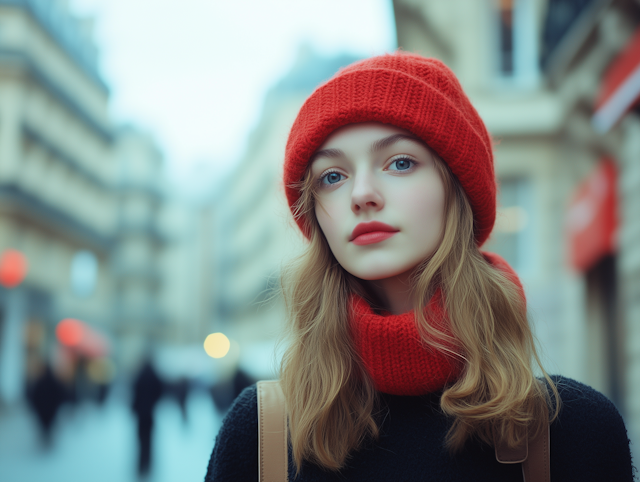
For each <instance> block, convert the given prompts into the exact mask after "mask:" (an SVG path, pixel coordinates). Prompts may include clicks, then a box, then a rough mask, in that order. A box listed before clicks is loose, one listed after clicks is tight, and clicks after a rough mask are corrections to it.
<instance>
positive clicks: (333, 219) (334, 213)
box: [315, 199, 342, 250]
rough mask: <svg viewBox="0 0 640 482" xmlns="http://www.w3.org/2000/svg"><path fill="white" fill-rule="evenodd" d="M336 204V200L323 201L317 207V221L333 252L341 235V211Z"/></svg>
mask: <svg viewBox="0 0 640 482" xmlns="http://www.w3.org/2000/svg"><path fill="white" fill-rule="evenodd" d="M336 204H337V202H336V200H334V199H323V200H322V201H321V202H316V207H315V213H316V219H317V220H318V224H319V225H320V229H322V232H323V234H324V237H325V238H326V239H327V242H328V243H329V246H330V247H331V249H332V250H333V249H334V246H335V241H336V240H337V239H338V237H339V236H340V235H341V221H342V220H341V218H340V213H341V210H340V209H338V206H337V205H336Z"/></svg>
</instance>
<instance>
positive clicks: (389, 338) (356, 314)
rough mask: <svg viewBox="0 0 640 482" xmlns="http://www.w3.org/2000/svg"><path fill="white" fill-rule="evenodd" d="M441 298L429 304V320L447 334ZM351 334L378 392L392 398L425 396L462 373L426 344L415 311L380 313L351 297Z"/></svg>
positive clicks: (456, 363) (354, 296) (456, 364)
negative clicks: (418, 326)
mask: <svg viewBox="0 0 640 482" xmlns="http://www.w3.org/2000/svg"><path fill="white" fill-rule="evenodd" d="M441 298H442V297H441V296H439V295H438V294H436V295H435V296H434V297H433V299H432V300H431V303H430V308H431V309H430V310H429V312H430V314H429V318H428V319H429V320H430V321H431V323H433V325H434V326H436V327H438V328H439V329H440V330H441V331H444V332H445V333H447V332H448V330H447V327H446V326H445V323H444V320H445V318H444V316H443V314H444V310H443V308H442V303H441ZM351 313H352V315H351V316H352V319H351V332H352V336H353V339H354V342H355V347H356V351H357V352H358V354H359V355H360V357H361V359H362V361H363V362H364V365H365V368H366V369H367V372H368V373H369V376H371V378H372V379H373V382H374V384H375V387H376V389H377V390H379V391H381V392H383V393H389V394H392V395H424V394H426V393H431V392H435V391H437V390H439V389H441V388H443V387H444V386H445V385H446V384H447V382H451V381H454V380H455V379H456V378H457V377H458V375H459V374H460V370H461V368H462V364H461V363H460V362H459V361H457V360H456V359H454V358H452V357H451V356H450V355H447V354H445V353H443V352H441V351H439V350H435V349H433V348H431V347H428V346H426V345H425V343H424V342H423V341H422V339H421V337H420V333H418V328H417V326H416V322H415V314H414V312H413V311H410V312H408V313H403V314H401V315H392V314H390V313H385V312H383V313H382V314H377V313H375V312H374V311H373V309H372V308H371V306H369V303H367V302H366V301H365V300H364V299H362V298H361V297H359V296H357V295H353V296H352V298H351Z"/></svg>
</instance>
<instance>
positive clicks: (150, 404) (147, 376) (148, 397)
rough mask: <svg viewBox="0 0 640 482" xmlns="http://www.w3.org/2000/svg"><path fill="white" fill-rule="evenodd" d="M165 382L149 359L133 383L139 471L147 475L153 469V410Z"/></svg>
mask: <svg viewBox="0 0 640 482" xmlns="http://www.w3.org/2000/svg"><path fill="white" fill-rule="evenodd" d="M162 392H163V383H162V380H160V377H159V376H158V374H157V373H156V371H155V369H154V368H153V366H152V365H151V362H150V361H149V360H147V361H146V362H145V363H144V364H143V366H142V369H141V370H140V373H138V376H137V377H136V379H135V381H134V384H133V405H132V408H133V411H134V413H135V414H136V418H137V419H138V442H139V448H140V451H139V456H138V473H139V474H140V475H141V476H144V475H147V474H148V473H149V470H150V469H151V450H152V444H151V441H152V435H153V421H154V416H153V412H154V409H155V406H156V404H157V403H158V401H159V400H160V397H162Z"/></svg>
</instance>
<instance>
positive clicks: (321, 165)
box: [311, 122, 445, 280]
mask: <svg viewBox="0 0 640 482" xmlns="http://www.w3.org/2000/svg"><path fill="white" fill-rule="evenodd" d="M436 162H437V161H436V160H435V157H434V156H433V154H432V153H431V151H430V150H429V148H427V146H426V145H425V144H424V143H422V142H421V141H419V140H418V139H417V138H416V137H415V136H414V135H413V134H411V133H410V132H408V131H406V130H404V129H400V128H398V127H393V126H390V125H387V124H380V123H373V122H371V123H363V124H351V125H348V126H345V127H342V128H340V129H338V130H336V131H335V132H333V133H332V134H331V135H330V136H329V137H328V138H327V139H326V141H325V142H324V144H322V146H321V147H320V149H319V150H318V151H317V152H316V153H315V154H314V156H313V158H312V164H311V175H312V178H313V182H314V183H315V186H316V192H317V197H316V206H315V214H316V217H317V219H318V223H319V224H320V228H321V229H322V232H323V233H324V235H325V237H326V239H327V242H328V243H329V246H330V248H331V251H332V252H333V255H334V256H335V257H336V259H337V260H338V262H339V263H340V264H341V265H342V267H343V268H344V269H345V270H347V271H348V272H349V273H351V274H352V275H353V276H356V277H357V278H360V279H363V280H383V279H387V278H392V277H395V276H398V275H402V274H406V273H409V272H411V270H413V268H415V267H416V266H417V265H418V264H420V263H421V262H422V261H423V260H424V259H426V258H427V257H428V256H430V255H431V254H433V252H434V251H435V249H436V248H437V246H438V243H439V242H440V239H441V233H442V229H443V218H444V203H445V190H444V185H443V182H442V179H441V177H440V174H439V173H438V169H437V167H436V165H435V163H436Z"/></svg>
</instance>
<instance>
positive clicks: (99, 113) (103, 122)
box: [0, 0, 210, 405]
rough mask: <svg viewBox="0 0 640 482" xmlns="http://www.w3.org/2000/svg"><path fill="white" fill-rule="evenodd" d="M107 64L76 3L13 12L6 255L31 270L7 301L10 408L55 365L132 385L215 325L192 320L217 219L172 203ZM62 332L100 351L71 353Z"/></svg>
mask: <svg viewBox="0 0 640 482" xmlns="http://www.w3.org/2000/svg"><path fill="white" fill-rule="evenodd" d="M97 60H98V59H97V49H96V47H95V45H94V42H93V38H92V31H91V22H90V21H88V20H83V19H78V18H76V17H74V16H73V15H71V14H70V12H69V10H68V6H67V2H65V1H63V0H45V1H38V0H0V254H1V253H4V252H5V251H6V250H17V251H19V252H21V253H22V254H23V255H24V257H25V258H26V260H27V262H28V271H27V274H26V278H25V279H24V281H23V282H22V283H20V284H19V285H18V286H3V287H0V405H2V404H11V403H14V402H17V401H19V400H20V399H21V397H22V395H23V392H24V386H25V373H26V374H27V377H29V376H37V374H38V373H39V372H40V371H41V370H42V367H43V364H44V363H45V362H50V361H51V360H52V359H53V360H57V361H60V359H61V358H62V359H64V360H66V365H65V366H67V367H68V368H69V370H67V371H66V372H65V371H64V370H63V372H64V373H62V375H65V374H66V375H67V376H68V377H70V378H71V380H70V382H71V383H74V380H73V378H74V377H76V376H77V373H76V369H77V367H78V366H80V367H81V366H83V364H85V362H86V361H87V360H86V359H87V358H91V357H105V356H107V357H110V358H111V360H112V361H114V362H115V363H116V364H117V365H120V366H121V367H122V368H124V370H125V371H126V370H127V369H128V368H130V367H131V366H133V364H135V362H136V360H137V358H139V357H140V355H141V353H142V352H143V351H144V350H145V348H148V345H149V344H150V343H151V342H158V343H179V342H187V341H188V342H195V341H200V339H201V338H203V333H201V332H202V331H204V329H205V328H204V327H205V326H206V325H207V323H205V322H204V321H203V319H202V318H203V317H208V316H210V313H209V312H206V311H205V310H202V309H200V310H196V311H195V312H194V310H193V309H192V308H191V307H192V306H193V304H194V303H193V301H192V296H191V294H192V292H193V291H196V292H197V291H198V290H201V288H200V286H203V285H204V284H206V283H205V282H206V276H205V275H206V272H205V271H203V268H201V266H202V263H201V262H200V260H198V259H195V256H196V255H195V254H192V252H193V246H192V245H193V244H194V243H195V244H198V243H200V244H202V243H203V242H205V241H203V239H202V238H201V237H200V236H201V235H202V233H203V229H202V227H201V225H202V223H201V222H200V219H202V218H204V217H206V216H203V214H202V210H200V211H194V210H192V209H191V208H190V207H189V206H186V205H183V204H181V203H180V202H178V201H177V200H176V199H174V198H173V197H169V196H168V195H167V194H166V193H165V189H164V186H163V181H162V168H163V156H162V153H161V152H160V149H159V148H158V147H157V145H156V143H155V142H154V140H153V139H152V138H151V137H149V136H148V135H146V134H144V133H142V132H140V131H138V130H136V129H134V128H129V127H123V128H119V129H117V128H115V127H114V125H113V123H112V120H111V119H110V117H109V114H108V103H109V89H108V86H107V85H106V84H105V82H104V81H103V80H102V78H101V76H100V74H99V73H98V69H97ZM207 222H209V220H208V218H207ZM187 225H191V226H192V228H193V229H188V226H187ZM199 250H200V252H202V251H204V249H203V248H202V247H200V248H199ZM2 269H4V268H3V267H2V266H0V271H1V270H2ZM194 273H196V274H195V275H194ZM190 278H196V280H197V283H196V284H197V286H196V287H195V288H194V286H193V283H191V285H189V283H184V282H183V281H184V280H185V279H186V280H187V281H188V280H189V279H190ZM185 284H186V285H189V286H190V288H191V290H192V291H191V292H187V291H185V288H184V287H183V286H184V285H185ZM172 290H173V291H172ZM174 291H175V292H174ZM176 293H177V294H176ZM63 319H75V320H80V321H82V322H83V324H82V325H81V326H83V327H84V330H85V331H84V333H85V334H87V336H84V335H83V336H82V337H80V338H82V340H85V341H86V340H88V341H86V343H85V341H82V342H81V343H80V344H77V343H76V342H77V340H75V341H74V343H76V345H74V346H72V347H70V348H69V347H68V348H69V350H70V351H65V350H66V349H62V347H63V345H64V343H63V341H64V339H66V340H67V341H70V340H71V338H73V336H72V337H71V338H65V336H66V335H63V336H62V338H61V337H60V333H59V332H58V334H57V336H56V327H57V326H59V322H60V321H61V320H63ZM207 321H208V320H207ZM69 326H71V325H69ZM75 326H77V325H75ZM193 326H198V327H199V328H193ZM71 335H73V333H71ZM74 336H75V335H74ZM61 353H63V355H60V354H61ZM74 360H76V361H77V360H80V361H81V363H79V364H76V363H75V362H74ZM63 365H64V363H63ZM76 365H77V366H76Z"/></svg>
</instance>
